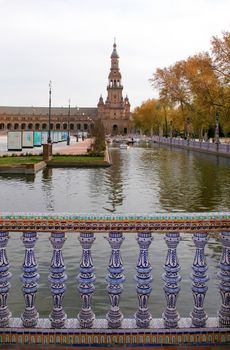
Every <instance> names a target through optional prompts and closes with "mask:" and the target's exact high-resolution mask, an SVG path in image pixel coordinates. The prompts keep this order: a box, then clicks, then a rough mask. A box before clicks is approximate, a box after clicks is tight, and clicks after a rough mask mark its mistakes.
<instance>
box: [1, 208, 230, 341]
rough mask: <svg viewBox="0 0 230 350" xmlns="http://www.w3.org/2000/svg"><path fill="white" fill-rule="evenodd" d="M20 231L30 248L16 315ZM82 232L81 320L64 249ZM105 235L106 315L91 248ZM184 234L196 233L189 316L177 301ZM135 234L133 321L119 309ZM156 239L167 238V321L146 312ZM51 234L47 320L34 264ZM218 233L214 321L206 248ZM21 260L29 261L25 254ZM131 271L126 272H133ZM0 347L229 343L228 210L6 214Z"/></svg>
mask: <svg viewBox="0 0 230 350" xmlns="http://www.w3.org/2000/svg"><path fill="white" fill-rule="evenodd" d="M15 232H21V239H22V242H23V245H24V261H23V264H22V276H21V283H22V291H23V296H24V300H25V306H24V310H22V313H21V317H20V318H18V317H14V315H13V310H10V309H9V307H8V305H7V300H8V296H9V295H10V292H11V289H10V278H11V272H10V261H9V260H8V257H7V243H8V240H9V238H10V236H11V235H14V233H15ZM67 232H70V233H71V234H77V235H78V236H79V237H78V239H79V242H80V245H81V247H82V256H81V261H80V266H79V271H80V272H79V274H78V276H77V283H78V292H79V294H80V297H81V308H80V310H79V313H78V316H77V317H76V318H71V319H70V318H68V316H67V315H66V312H65V310H64V307H63V298H64V295H65V290H66V285H65V282H66V280H67V276H66V273H65V263H64V256H63V252H62V247H63V245H64V243H65V240H66V233H67ZM101 233H103V234H106V239H107V241H108V247H110V248H109V249H110V259H109V261H108V266H107V270H108V274H107V276H106V283H107V293H108V296H109V300H110V305H108V312H107V313H106V315H105V317H104V318H101V319H98V318H96V316H95V314H94V311H93V307H94V305H93V298H92V296H93V292H94V289H95V286H96V276H95V273H94V272H95V270H94V265H93V259H92V258H93V257H92V254H91V247H92V245H93V243H94V240H95V239H96V237H97V235H100V234H101ZM184 233H189V234H190V235H191V244H194V251H195V254H194V257H193V265H192V266H191V279H192V285H191V294H192V295H193V299H194V303H193V305H191V312H190V314H189V315H187V317H180V315H179V313H178V311H177V298H178V295H179V293H180V281H181V276H180V274H179V271H180V264H179V259H178V253H177V248H178V245H179V244H180V240H181V237H183V235H184ZM127 234H128V235H133V236H135V237H136V241H137V244H138V250H139V253H138V256H137V257H136V261H137V263H136V276H135V280H136V290H134V291H133V292H134V293H135V294H136V295H137V300H138V307H137V310H136V312H135V315H134V316H133V318H129V319H126V318H124V316H123V313H122V310H121V308H120V298H121V295H122V291H123V283H124V281H125V276H124V266H123V263H122V259H121V253H120V248H121V245H122V242H123V240H124V237H125V235H127ZM155 234H161V235H162V238H164V240H165V243H166V246H167V254H166V256H165V264H164V271H165V272H164V274H163V276H162V278H163V281H164V288H163V290H162V293H164V295H165V300H166V302H165V307H164V309H163V310H162V317H161V318H153V316H152V314H151V310H150V308H149V307H148V300H149V296H150V294H151V292H152V288H154V284H153V286H152V274H151V269H152V268H151V265H150V261H149V246H150V244H151V243H152V240H153V238H154V235H155ZM39 235H47V243H48V241H50V244H51V245H52V256H51V257H50V261H51V263H50V266H49V267H47V270H49V283H47V288H49V286H50V294H51V296H52V299H53V307H52V309H51V310H50V315H49V318H41V317H40V316H39V310H37V307H36V300H35V299H36V293H37V291H38V281H39V270H38V265H37V262H36V241H37V239H38V236H39ZM211 235H216V236H217V237H218V238H219V239H220V241H221V244H222V255H221V258H220V262H219V272H218V278H219V285H218V288H219V293H220V296H221V306H220V308H219V309H218V310H216V311H217V316H216V317H208V315H207V313H206V311H205V295H206V292H207V289H208V280H209V277H208V275H207V269H208V266H207V262H206V258H205V245H206V243H207V241H208V237H209V236H211ZM22 260H23V257H22ZM128 273H129V271H126V274H128ZM0 343H1V344H31V345H36V344H37V345H39V344H43V345H49V344H66V345H79V346H86V345H87V346H89V345H92V346H108V345H115V344H118V345H167V344H170V345H176V344H177V345H178V344H189V345H190V344H201V345H203V344H229V343H230V212H209V213H155V214H143V215H136V214H111V215H106V214H103V215H100V214H50V213H1V212H0Z"/></svg>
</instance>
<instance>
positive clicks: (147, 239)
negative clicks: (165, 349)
mask: <svg viewBox="0 0 230 350" xmlns="http://www.w3.org/2000/svg"><path fill="white" fill-rule="evenodd" d="M152 239H153V238H152V234H151V232H138V235H137V243H138V245H139V249H140V252H139V257H138V261H137V266H136V270H137V274H136V277H135V280H136V281H137V288H136V290H137V296H138V302H139V307H138V310H137V312H136V313H135V315H134V317H135V319H136V325H137V326H138V327H140V328H147V327H149V323H150V320H151V319H152V315H151V314H150V312H149V309H148V299H149V296H150V293H151V291H152V288H151V282H152V280H153V278H152V276H151V274H150V273H151V270H152V267H151V265H150V262H149V257H148V249H149V246H150V244H151V242H152Z"/></svg>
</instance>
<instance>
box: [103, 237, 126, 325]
mask: <svg viewBox="0 0 230 350" xmlns="http://www.w3.org/2000/svg"><path fill="white" fill-rule="evenodd" d="M106 239H107V240H108V242H109V244H110V247H111V249H112V251H111V256H110V260H109V266H108V272H109V273H108V275H107V278H106V281H107V282H108V285H107V292H108V294H109V298H110V310H109V312H108V313H107V315H106V318H107V321H108V327H109V328H119V327H121V323H122V320H123V314H122V312H121V311H120V308H119V303H120V296H121V293H122V291H123V285H122V283H123V282H124V281H125V276H124V275H123V270H124V267H123V264H122V259H121V255H120V247H121V244H122V242H123V240H124V238H123V235H122V233H121V232H109V236H108V238H106Z"/></svg>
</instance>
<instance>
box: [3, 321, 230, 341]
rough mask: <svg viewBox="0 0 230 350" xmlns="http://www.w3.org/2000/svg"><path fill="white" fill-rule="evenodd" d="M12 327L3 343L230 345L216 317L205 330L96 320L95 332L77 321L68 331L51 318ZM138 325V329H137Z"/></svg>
mask: <svg viewBox="0 0 230 350" xmlns="http://www.w3.org/2000/svg"><path fill="white" fill-rule="evenodd" d="M10 326H11V327H10V328H5V329H0V344H42V345H49V344H56V345H58V344H62V345H65V344H66V345H79V346H80V345H87V346H90V345H91V346H103V345H104V346H109V345H116V344H117V345H119V344H120V345H173V344H174V345H179V344H187V345H189V344H200V345H204V344H230V332H229V329H226V328H220V327H218V320H217V319H216V318H213V319H209V320H208V321H207V326H206V327H205V328H191V320H190V319H183V318H182V319H181V320H180V321H179V325H178V328H175V329H167V328H164V327H163V320H161V319H159V320H157V319H155V320H154V321H151V323H150V327H149V328H146V329H141V330H140V329H137V328H136V327H135V320H130V319H124V320H123V323H122V327H123V328H122V329H110V328H107V321H106V319H101V320H97V321H94V325H93V328H92V329H84V330H83V329H81V328H80V325H79V322H78V321H77V320H75V319H69V320H67V321H66V328H62V329H54V328H51V323H50V321H49V320H48V319H39V320H38V323H37V326H36V327H35V328H34V329H25V328H22V327H21V326H22V321H21V320H20V319H11V320H10ZM133 326H134V327H133Z"/></svg>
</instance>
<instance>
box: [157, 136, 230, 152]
mask: <svg viewBox="0 0 230 350" xmlns="http://www.w3.org/2000/svg"><path fill="white" fill-rule="evenodd" d="M152 141H153V142H155V143H160V144H165V145H170V146H175V147H181V148H186V149H191V150H194V151H201V152H207V153H213V154H220V155H222V156H227V157H230V143H219V142H218V143H215V142H213V143H212V142H205V141H197V140H192V139H187V140H185V139H180V138H175V137H161V136H153V138H152Z"/></svg>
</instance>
